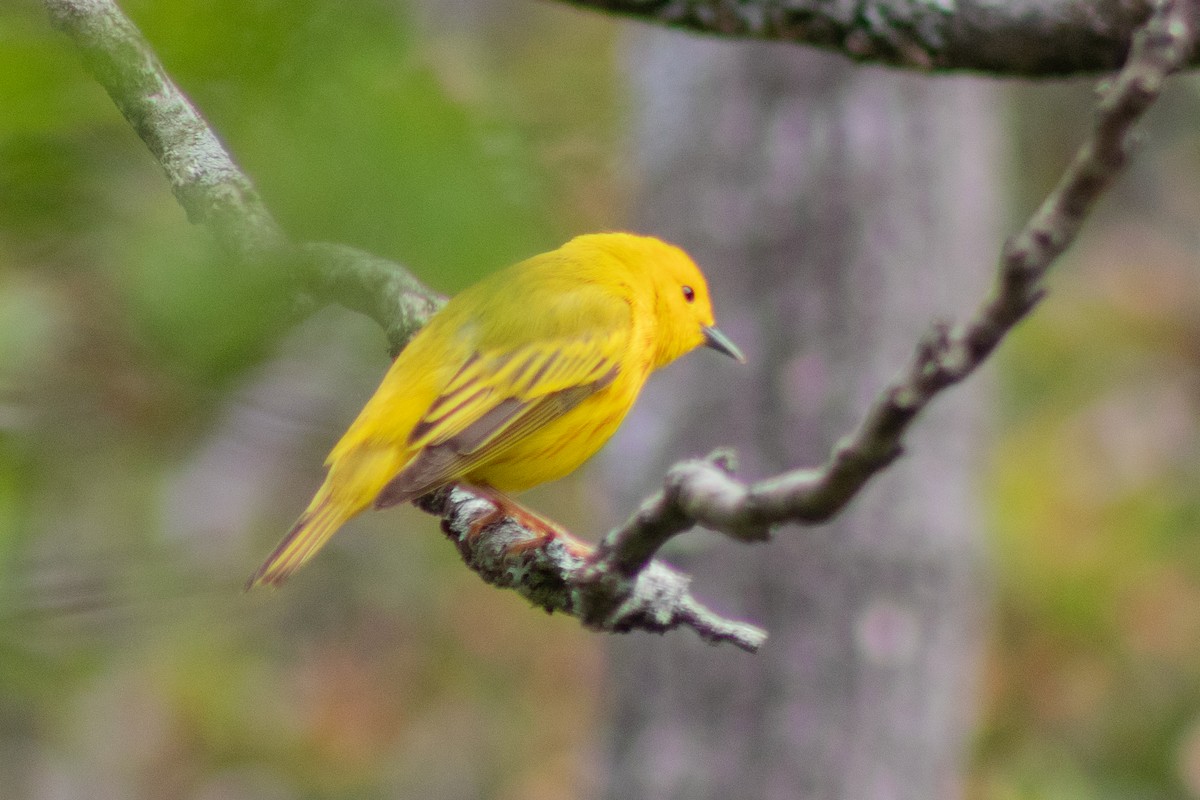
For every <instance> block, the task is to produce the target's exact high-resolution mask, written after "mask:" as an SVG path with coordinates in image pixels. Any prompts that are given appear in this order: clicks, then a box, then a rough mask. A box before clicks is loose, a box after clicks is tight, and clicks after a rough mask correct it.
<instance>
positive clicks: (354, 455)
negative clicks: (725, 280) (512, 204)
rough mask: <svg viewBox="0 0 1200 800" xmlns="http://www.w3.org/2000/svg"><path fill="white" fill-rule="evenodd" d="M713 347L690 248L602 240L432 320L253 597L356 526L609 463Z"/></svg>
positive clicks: (719, 339) (477, 288) (546, 257)
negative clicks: (658, 388)
mask: <svg viewBox="0 0 1200 800" xmlns="http://www.w3.org/2000/svg"><path fill="white" fill-rule="evenodd" d="M700 345H706V346H708V347H711V348H713V349H715V350H718V351H720V352H722V353H725V354H726V355H729V356H732V357H733V358H736V359H737V360H738V361H743V362H744V361H745V358H744V357H743V356H742V354H741V352H740V351H739V350H738V349H737V347H736V346H735V345H734V344H733V343H732V342H731V341H730V340H729V339H728V338H726V337H725V335H724V334H722V333H721V332H720V331H719V330H717V329H716V327H714V325H713V312H712V304H711V302H710V300H709V296H708V286H707V284H706V282H705V280H704V276H703V275H702V274H701V273H700V270H699V268H698V267H697V266H696V264H695V263H694V262H693V261H692V259H691V258H690V257H688V255H687V254H686V253H685V252H683V251H682V250H680V249H679V248H678V247H675V246H673V245H670V244H667V243H666V242H663V241H661V240H659V239H655V238H653V237H649V236H635V235H633V234H629V233H597V234H588V235H585V236H578V237H576V238H574V239H572V240H571V241H569V242H567V243H566V244H565V245H563V246H562V247H560V248H558V249H557V250H552V251H551V252H549V253H543V254H541V255H538V256H534V257H533V258H530V259H528V260H526V261H522V262H521V263H519V264H516V265H514V266H512V267H509V268H508V269H505V270H502V271H500V272H497V273H495V274H493V275H491V276H490V277H488V278H486V279H484V280H483V281H481V282H480V283H477V284H476V285H474V286H472V287H471V288H469V289H467V290H465V291H464V292H462V293H461V294H459V295H457V296H456V297H454V298H453V299H452V300H451V301H450V302H449V303H447V304H446V306H445V307H444V308H442V310H441V311H439V312H438V313H437V314H435V315H434V316H433V318H432V319H430V320H429V322H428V324H426V325H425V327H424V328H422V329H421V330H420V331H419V332H418V333H417V335H416V336H414V337H413V339H412V341H410V342H409V344H408V346H407V347H405V348H404V350H403V351H401V353H400V355H399V356H397V357H396V360H395V361H394V362H393V363H392V366H391V368H390V369H389V370H388V372H387V374H386V375H385V376H384V378H383V382H382V383H381V384H380V385H379V388H378V389H377V390H376V391H375V394H374V396H372V397H371V399H370V400H368V401H367V404H366V406H365V407H364V408H363V410H362V412H361V413H360V414H359V415H358V418H357V419H356V420H355V421H354V423H353V424H351V426H350V428H349V430H347V431H346V433H345V435H344V436H342V439H341V441H339V442H338V443H337V445H335V446H334V448H333V451H332V452H331V453H330V454H329V457H328V458H327V459H326V460H325V464H326V466H327V467H328V474H327V476H326V478H325V483H324V484H323V485H322V486H321V488H320V489H318V490H317V493H316V495H315V496H314V497H313V499H312V502H311V503H310V504H309V506H308V508H307V509H306V510H305V512H304V513H303V514H301V515H300V519H299V520H297V521H296V524H295V526H294V527H293V528H292V529H291V531H289V532H288V534H287V535H286V536H285V537H284V538H283V541H282V542H280V543H279V546H278V547H276V548H275V550H274V552H272V553H271V555H270V557H268V558H267V560H266V562H265V563H264V564H263V565H262V566H261V567H260V568H259V569H258V571H257V572H256V573H254V575H253V576H252V577H251V579H250V581H249V583H248V584H247V585H248V587H250V586H257V585H260V584H278V583H280V582H281V581H283V580H284V579H286V578H287V577H288V576H289V575H291V574H292V573H293V572H295V571H296V570H297V569H299V568H300V567H301V566H302V565H303V564H304V563H305V562H306V561H308V560H309V559H310V558H312V557H313V555H314V554H315V553H316V552H317V551H318V550H319V549H320V548H321V546H322V545H324V544H325V542H327V541H328V540H329V537H330V536H332V535H333V534H334V532H335V531H337V529H338V528H340V527H341V526H342V525H343V524H344V523H345V522H346V521H347V520H348V519H350V518H351V517H353V516H355V515H357V514H359V513H360V512H362V511H364V510H366V509H367V508H369V507H371V506H374V507H375V508H386V507H388V506H392V505H396V504H397V503H403V502H406V501H411V500H415V499H416V498H418V497H421V496H422V495H424V494H427V493H428V492H431V491H433V490H435V489H438V488H440V487H442V486H445V485H447V484H450V483H462V484H466V485H469V486H475V487H479V488H481V489H485V490H492V491H494V492H517V491H521V490H524V489H528V488H530V487H533V486H537V485H538V484H540V483H545V482H546V481H552V480H555V479H557V478H561V477H563V476H564V475H567V474H568V473H570V472H571V471H573V470H574V469H576V468H577V467H578V466H579V465H580V464H582V463H583V462H584V461H586V460H587V459H588V458H589V457H590V456H592V454H594V453H595V452H596V451H597V450H599V449H600V446H601V445H603V444H604V443H605V442H606V441H607V440H608V438H609V437H610V436H612V435H613V433H614V432H615V431H616V430H617V427H618V426H619V425H620V424H621V420H622V419H624V417H625V414H626V413H628V411H629V409H630V408H631V407H632V406H633V403H634V401H635V400H636V399H637V396H638V393H639V392H640V391H641V388H642V385H643V384H644V383H645V381H646V378H647V377H648V376H649V375H650V373H651V372H652V371H654V370H656V369H658V368H659V367H662V366H664V365H666V364H669V363H670V362H672V361H674V360H675V359H676V358H678V357H679V356H681V355H683V354H684V353H687V352H688V351H690V350H693V349H695V348H696V347H698V346H700Z"/></svg>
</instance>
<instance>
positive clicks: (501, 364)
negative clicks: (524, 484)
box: [375, 331, 627, 508]
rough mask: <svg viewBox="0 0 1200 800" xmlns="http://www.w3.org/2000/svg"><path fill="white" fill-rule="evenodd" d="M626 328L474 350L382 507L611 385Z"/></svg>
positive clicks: (421, 430) (469, 465) (448, 476)
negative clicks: (496, 350)
mask: <svg viewBox="0 0 1200 800" xmlns="http://www.w3.org/2000/svg"><path fill="white" fill-rule="evenodd" d="M626 338H627V336H626V335H625V334H624V332H623V331H618V332H612V333H609V334H607V335H604V336H601V335H596V334H593V335H590V336H584V337H580V338H577V339H573V340H569V341H562V340H559V341H555V342H553V343H542V342H539V343H533V344H528V345H525V346H523V347H521V348H519V349H517V350H516V351H514V352H508V353H503V354H499V353H491V354H489V353H481V352H476V353H474V354H472V356H471V357H470V358H469V359H468V360H467V361H466V362H465V363H464V364H463V366H462V368H461V369H460V370H459V371H458V373H457V374H456V375H455V376H454V378H453V379H451V381H450V382H449V383H448V384H447V386H446V388H445V389H444V390H443V391H442V393H441V394H440V395H439V396H438V397H437V399H436V400H434V402H433V403H432V404H431V405H430V407H429V410H428V411H427V412H426V413H425V416H424V417H422V419H421V420H420V421H419V422H418V423H417V424H416V425H415V426H414V427H413V429H412V433H411V434H410V435H409V439H408V447H409V448H411V449H412V450H414V451H416V453H417V454H416V456H415V457H414V458H413V460H412V461H410V462H409V463H408V465H407V466H405V468H404V469H403V470H402V471H401V472H400V473H399V474H398V475H397V476H396V477H395V478H394V479H393V480H392V481H391V482H390V483H389V484H388V485H387V486H386V487H385V488H384V489H383V491H382V492H380V494H379V495H378V497H377V498H376V500H375V505H376V507H380V508H382V507H386V506H391V505H395V504H396V503H400V502H404V501H406V500H411V499H413V498H415V497H419V496H421V495H422V494H424V493H426V492H428V491H431V490H432V489H434V488H436V487H438V486H440V485H442V484H444V483H447V482H448V481H450V480H453V478H454V477H456V476H461V475H464V474H467V473H469V472H471V470H472V469H474V468H475V467H477V466H479V465H480V464H482V463H483V462H484V461H486V460H488V459H491V458H495V457H496V456H498V455H499V454H500V453H502V452H504V451H505V450H507V449H508V448H510V447H512V446H513V445H514V444H515V443H517V442H519V441H520V440H521V439H522V438H523V437H525V436H526V435H528V434H529V433H530V432H531V431H534V430H536V429H538V428H540V427H542V426H543V425H546V424H547V423H549V422H550V421H552V420H554V419H556V418H558V417H560V416H562V415H563V414H565V413H567V412H568V411H570V410H571V409H573V408H575V407H576V406H577V405H579V404H580V403H581V402H583V401H584V400H585V399H587V398H588V397H590V396H591V395H593V394H594V393H596V392H598V391H600V390H601V389H603V388H604V387H606V386H608V385H609V384H611V383H612V382H613V381H614V380H615V379H616V377H617V374H618V372H619V370H620V361H619V359H620V356H621V354H622V353H623V352H624V351H625V347H626V345H627V342H625V339H626Z"/></svg>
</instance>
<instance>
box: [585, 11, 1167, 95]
mask: <svg viewBox="0 0 1200 800" xmlns="http://www.w3.org/2000/svg"><path fill="white" fill-rule="evenodd" d="M567 2H570V3H572V4H574V5H578V6H582V7H586V8H593V9H597V10H601V11H606V12H611V13H616V14H620V15H622V16H626V17H630V18H633V19H638V20H641V21H643V22H650V23H654V24H659V25H666V26H669V27H672V28H680V29H683V30H689V31H695V32H699V33H706V34H715V35H719V36H725V37H728V36H735V37H745V38H751V39H764V40H770V41H780V42H791V43H796V44H808V45H814V46H817V47H822V48H825V49H829V50H834V51H837V52H839V53H842V54H844V55H846V56H848V57H850V58H852V59H854V60H856V61H862V62H868V63H875V64H885V65H888V66H893V67H901V68H907V69H917V70H923V71H936V72H942V71H963V70H969V71H974V72H983V73H987V74H989V75H1009V76H1020V77H1062V76H1066V75H1076V74H1095V73H1101V72H1110V71H1113V70H1116V69H1118V68H1119V67H1120V66H1121V65H1122V64H1123V63H1124V62H1125V59H1126V55H1127V54H1128V52H1129V46H1130V42H1131V41H1132V39H1133V33H1134V31H1136V30H1137V28H1138V26H1139V25H1141V24H1142V22H1143V21H1144V20H1145V19H1146V17H1147V15H1148V14H1149V12H1150V9H1151V8H1152V6H1153V5H1154V4H1153V2H1149V1H1148V0H1006V1H1005V2H994V0H958V2H941V0H915V1H914V0H567Z"/></svg>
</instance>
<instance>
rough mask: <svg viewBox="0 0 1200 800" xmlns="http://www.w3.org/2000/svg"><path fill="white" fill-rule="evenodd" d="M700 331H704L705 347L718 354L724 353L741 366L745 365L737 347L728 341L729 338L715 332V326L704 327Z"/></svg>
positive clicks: (717, 331)
mask: <svg viewBox="0 0 1200 800" xmlns="http://www.w3.org/2000/svg"><path fill="white" fill-rule="evenodd" d="M702 330H703V331H704V346H705V347H711V348H712V349H713V350H716V351H717V352H718V353H724V354H725V355H727V356H729V357H730V358H733V359H736V360H738V361H740V362H741V363H743V364H745V363H746V357H745V356H744V355H742V351H741V350H739V349H738V346H737V345H736V344H734V343H733V342H731V341H729V337H728V336H726V335H725V334H723V333H721V332H720V331H719V330H717V328H716V326H715V325H705V326H704V328H703V329H702Z"/></svg>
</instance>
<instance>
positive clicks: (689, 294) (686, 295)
mask: <svg viewBox="0 0 1200 800" xmlns="http://www.w3.org/2000/svg"><path fill="white" fill-rule="evenodd" d="M683 299H684V300H687V301H688V302H689V303H691V302H693V301H695V299H696V291H695V290H694V289H693V288H692V287H690V286H685V287H683Z"/></svg>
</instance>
